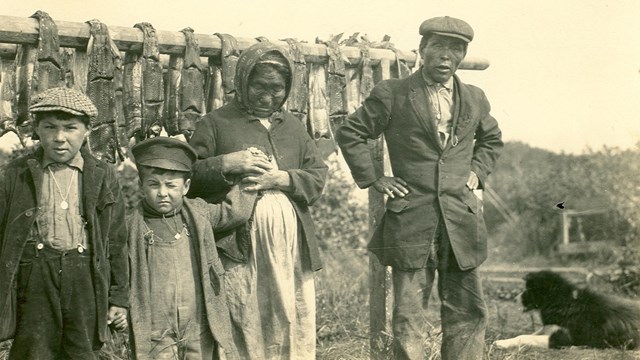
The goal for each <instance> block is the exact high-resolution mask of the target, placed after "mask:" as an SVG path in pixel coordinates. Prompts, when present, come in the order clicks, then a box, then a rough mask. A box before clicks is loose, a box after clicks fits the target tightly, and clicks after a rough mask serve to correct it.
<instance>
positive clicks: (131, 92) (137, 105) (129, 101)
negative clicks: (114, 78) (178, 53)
mask: <svg viewBox="0 0 640 360" xmlns="http://www.w3.org/2000/svg"><path fill="white" fill-rule="evenodd" d="M122 77H123V87H122V91H123V98H124V102H123V110H124V117H125V120H126V133H127V138H129V139H130V138H132V137H135V138H136V139H138V140H142V139H144V137H145V136H144V133H143V131H142V56H140V54H139V53H137V52H134V51H131V50H129V51H127V52H126V53H125V55H124V68H123V73H122Z"/></svg>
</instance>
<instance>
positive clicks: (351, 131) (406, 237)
mask: <svg viewBox="0 0 640 360" xmlns="http://www.w3.org/2000/svg"><path fill="white" fill-rule="evenodd" d="M421 71H422V69H421V70H420V71H417V72H415V73H414V74H412V75H411V76H409V77H408V78H406V79H390V80H384V81H381V82H380V83H379V84H377V85H376V86H375V88H374V89H373V91H372V92H371V94H370V95H369V97H368V98H367V99H366V100H365V101H364V103H363V105H362V106H361V107H360V108H359V109H358V110H356V111H355V112H354V113H353V114H351V115H350V116H349V117H348V118H347V119H346V120H345V122H344V124H343V125H342V126H341V127H340V128H339V129H338V130H337V133H336V139H337V140H338V144H339V145H340V148H341V150H342V153H343V155H344V157H345V160H346V161H347V164H348V165H349V167H350V169H351V173H352V175H353V177H354V179H355V181H356V183H357V184H358V186H359V187H361V188H366V187H368V186H370V185H371V184H372V183H373V182H375V181H376V180H377V179H378V177H379V176H378V175H376V173H375V170H374V166H373V162H372V158H371V155H370V154H369V148H368V146H367V143H366V142H367V140H368V139H375V138H377V137H379V136H380V135H381V134H384V138H385V141H386V143H387V147H388V150H389V159H390V162H391V168H392V170H393V175H394V176H396V177H400V178H402V179H404V180H405V181H406V182H407V183H408V185H409V191H410V192H409V194H408V195H407V196H405V197H404V198H400V197H396V198H395V199H391V198H389V200H388V201H387V204H386V212H385V215H384V218H383V220H382V221H381V223H380V225H379V226H378V228H377V229H376V231H375V233H374V236H373V238H372V239H371V242H370V244H369V249H370V250H371V251H372V252H373V253H375V254H376V255H377V256H378V258H379V259H380V261H381V262H382V264H384V265H391V266H394V267H397V268H399V269H403V270H411V269H420V268H424V267H425V266H426V263H427V259H428V257H429V251H430V249H431V248H432V246H431V245H432V242H433V239H434V235H435V231H436V227H437V224H438V219H440V218H441V219H443V221H444V225H445V228H446V231H447V235H448V237H449V239H450V242H451V247H452V250H453V253H454V255H455V257H456V260H457V262H458V265H459V267H460V268H461V269H462V270H466V269H472V268H474V267H476V266H478V265H480V264H481V263H482V262H483V261H484V260H485V259H486V257H487V233H486V227H485V224H484V219H483V216H482V203H481V200H480V199H479V198H477V197H476V196H475V195H474V194H473V192H472V191H470V190H469V189H468V188H467V187H466V186H465V184H466V182H467V180H468V178H469V174H470V171H474V172H475V173H476V174H477V175H478V178H479V180H480V184H481V186H482V184H484V181H485V180H486V178H487V176H488V175H489V173H491V170H492V169H493V167H494V164H495V162H496V160H497V158H498V156H499V153H500V150H501V149H502V147H503V142H502V139H501V137H502V134H501V131H500V129H499V127H498V123H497V121H496V120H495V119H494V118H493V117H492V116H491V115H490V114H489V112H490V105H489V102H488V101H487V98H486V97H485V95H484V92H483V91H482V90H480V89H479V88H477V87H475V86H472V85H467V84H464V83H462V82H461V81H460V79H459V78H458V77H457V76H454V110H453V127H452V134H451V137H450V140H449V141H448V143H447V144H446V146H444V148H443V147H442V146H441V145H440V142H439V140H438V134H437V129H436V125H435V120H434V119H433V116H432V113H431V111H430V107H431V104H430V102H429V97H428V93H427V84H426V81H425V80H424V78H423V77H422V73H421ZM474 140H475V141H474Z"/></svg>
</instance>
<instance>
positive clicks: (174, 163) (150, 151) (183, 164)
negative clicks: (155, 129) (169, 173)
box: [131, 136, 198, 172]
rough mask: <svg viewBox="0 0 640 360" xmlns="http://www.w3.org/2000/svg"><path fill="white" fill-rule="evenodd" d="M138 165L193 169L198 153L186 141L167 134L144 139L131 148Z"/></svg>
mask: <svg viewBox="0 0 640 360" xmlns="http://www.w3.org/2000/svg"><path fill="white" fill-rule="evenodd" d="M131 153H132V154H133V158H134V161H135V163H136V166H140V165H143V166H150V167H154V168H159V169H165V170H173V171H184V172H188V171H191V167H192V166H193V163H195V162H196V159H197V158H198V154H197V153H196V151H195V150H194V149H193V148H192V147H191V146H190V145H189V144H187V143H186V142H184V141H180V140H177V139H173V138H169V137H166V136H157V137H154V138H151V139H147V140H143V141H141V142H139V143H137V144H135V145H134V146H133V147H132V148H131Z"/></svg>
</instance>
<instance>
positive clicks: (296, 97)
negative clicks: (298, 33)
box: [284, 38, 309, 125]
mask: <svg viewBox="0 0 640 360" xmlns="http://www.w3.org/2000/svg"><path fill="white" fill-rule="evenodd" d="M284 41H286V42H287V44H288V45H289V56H290V57H291V61H292V63H293V74H292V77H293V81H292V84H291V90H290V91H289V98H288V99H287V108H288V110H289V111H290V112H291V113H293V114H294V115H295V116H296V117H297V118H298V119H300V121H302V123H303V124H305V125H306V124H307V109H308V107H309V73H308V70H307V62H306V60H305V58H304V53H303V52H302V45H301V44H300V42H299V41H297V40H295V39H292V38H288V39H285V40H284Z"/></svg>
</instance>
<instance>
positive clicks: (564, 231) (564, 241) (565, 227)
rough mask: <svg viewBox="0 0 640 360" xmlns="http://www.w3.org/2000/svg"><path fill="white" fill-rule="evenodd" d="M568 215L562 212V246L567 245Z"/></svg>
mask: <svg viewBox="0 0 640 360" xmlns="http://www.w3.org/2000/svg"><path fill="white" fill-rule="evenodd" d="M569 220H570V218H569V214H568V213H567V212H566V211H563V212H562V244H563V245H565V246H566V245H569V227H570V226H571V223H570V222H569Z"/></svg>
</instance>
